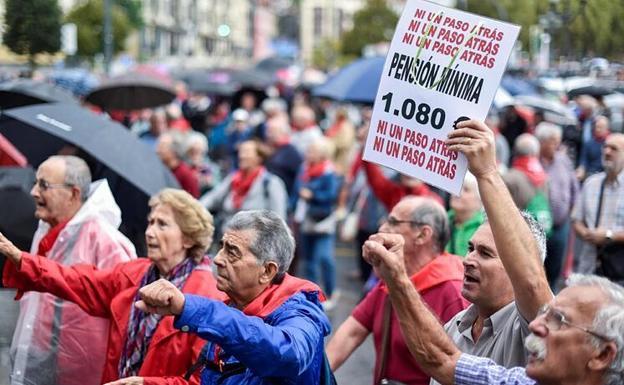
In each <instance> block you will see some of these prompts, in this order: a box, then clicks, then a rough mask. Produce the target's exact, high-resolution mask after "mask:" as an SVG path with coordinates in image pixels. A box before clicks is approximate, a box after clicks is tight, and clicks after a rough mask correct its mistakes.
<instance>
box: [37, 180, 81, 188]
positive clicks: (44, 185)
mask: <svg viewBox="0 0 624 385" xmlns="http://www.w3.org/2000/svg"><path fill="white" fill-rule="evenodd" d="M35 186H37V187H39V190H41V191H47V190H49V189H51V188H65V187H74V185H73V184H70V183H50V182H48V181H47V180H45V179H37V180H35Z"/></svg>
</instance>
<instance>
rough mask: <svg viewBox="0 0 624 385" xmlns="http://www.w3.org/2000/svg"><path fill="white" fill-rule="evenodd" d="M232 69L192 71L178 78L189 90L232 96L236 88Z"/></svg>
mask: <svg viewBox="0 0 624 385" xmlns="http://www.w3.org/2000/svg"><path fill="white" fill-rule="evenodd" d="M232 71H233V70H229V69H216V70H211V71H193V72H190V73H186V74H184V75H182V76H181V77H180V78H181V79H182V80H183V81H184V82H185V83H186V84H187V85H188V88H189V90H190V91H193V92H198V93H205V94H211V95H219V96H232V95H234V93H235V92H236V91H237V90H238V84H237V83H236V82H234V79H233V72H232Z"/></svg>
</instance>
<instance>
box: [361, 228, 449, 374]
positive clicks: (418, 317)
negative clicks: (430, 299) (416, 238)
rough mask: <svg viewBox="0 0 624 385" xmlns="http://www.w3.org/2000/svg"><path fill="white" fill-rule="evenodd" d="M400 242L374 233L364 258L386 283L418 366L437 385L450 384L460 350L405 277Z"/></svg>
mask: <svg viewBox="0 0 624 385" xmlns="http://www.w3.org/2000/svg"><path fill="white" fill-rule="evenodd" d="M404 242H405V241H404V239H403V237H402V236H400V235H397V234H387V233H379V234H375V235H373V236H372V237H371V238H370V239H369V240H368V241H366V243H364V247H363V254H364V258H365V259H366V260H367V261H368V262H369V263H370V264H371V265H373V266H375V267H376V268H377V269H376V271H377V272H379V274H380V276H381V278H382V279H383V280H384V282H385V283H386V285H387V286H388V290H389V292H390V300H391V301H392V307H393V309H394V310H395V311H396V314H397V317H398V319H399V325H400V326H401V331H402V332H403V336H404V337H405V343H406V345H407V347H408V349H409V351H410V352H411V353H412V356H414V359H415V360H416V361H417V362H418V365H420V367H421V369H422V370H423V371H424V372H425V373H427V374H428V375H429V376H431V377H433V378H435V379H436V380H437V381H438V382H440V383H441V384H443V385H451V384H453V383H454V376H455V366H456V365H457V361H458V360H459V357H460V356H461V352H460V351H459V349H458V348H457V347H456V346H455V345H454V344H453V342H452V341H451V339H450V338H449V337H448V336H447V334H446V332H445V331H444V329H443V328H442V326H441V325H440V321H438V319H437V318H436V316H435V315H433V313H431V310H429V308H428V307H427V305H425V303H424V302H423V300H422V298H421V297H420V295H419V294H418V292H417V291H416V289H415V288H414V285H413V284H412V283H411V281H410V279H409V277H408V276H407V272H406V271H405V264H404V261H403V245H404Z"/></svg>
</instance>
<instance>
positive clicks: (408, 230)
mask: <svg viewBox="0 0 624 385" xmlns="http://www.w3.org/2000/svg"><path fill="white" fill-rule="evenodd" d="M416 207H417V205H416V203H415V202H414V201H413V200H406V201H405V200H404V201H400V202H399V203H397V204H396V205H395V206H394V207H393V208H392V211H391V212H390V214H388V220H386V221H385V222H384V223H383V224H382V225H381V227H380V228H379V231H380V232H382V233H391V234H400V235H401V236H402V237H403V239H404V240H405V245H404V246H403V254H404V255H405V258H410V256H413V255H414V254H415V248H416V244H415V242H416V240H417V239H418V237H419V236H421V229H420V228H419V226H417V225H416V224H413V223H408V222H401V221H411V220H412V216H411V214H412V212H413V211H414V210H415V209H416ZM395 221H399V222H398V223H392V222H395Z"/></svg>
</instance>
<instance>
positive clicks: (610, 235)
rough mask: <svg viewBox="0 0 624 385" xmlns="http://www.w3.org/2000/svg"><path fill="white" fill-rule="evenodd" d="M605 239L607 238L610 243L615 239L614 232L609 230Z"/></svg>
mask: <svg viewBox="0 0 624 385" xmlns="http://www.w3.org/2000/svg"><path fill="white" fill-rule="evenodd" d="M605 238H607V241H610V240H612V239H613V231H612V230H607V232H606V233H605Z"/></svg>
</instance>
